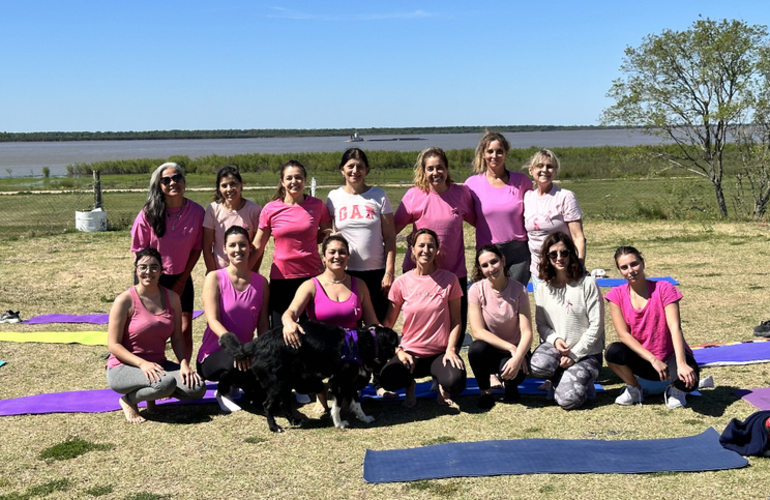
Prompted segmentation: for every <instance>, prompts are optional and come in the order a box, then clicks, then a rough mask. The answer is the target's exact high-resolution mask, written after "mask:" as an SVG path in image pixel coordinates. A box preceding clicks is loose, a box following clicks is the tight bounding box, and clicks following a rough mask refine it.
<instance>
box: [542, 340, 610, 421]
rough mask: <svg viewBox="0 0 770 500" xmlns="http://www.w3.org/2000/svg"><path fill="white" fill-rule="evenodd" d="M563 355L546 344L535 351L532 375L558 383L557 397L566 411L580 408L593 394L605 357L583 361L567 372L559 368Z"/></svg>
mask: <svg viewBox="0 0 770 500" xmlns="http://www.w3.org/2000/svg"><path fill="white" fill-rule="evenodd" d="M560 360H561V354H559V351H557V350H556V347H554V346H553V344H551V343H548V342H544V343H542V344H540V346H539V347H538V348H537V349H535V352H534V353H532V359H531V360H530V368H529V371H530V374H531V375H532V376H533V377H538V378H545V379H548V380H550V381H551V382H552V383H553V384H554V394H553V398H554V400H555V401H556V403H557V404H558V405H559V406H561V407H562V408H563V409H565V410H574V409H575V408H580V407H581V406H583V403H585V402H586V400H587V399H588V396H589V393H593V390H594V381H596V378H597V377H598V376H599V370H601V368H602V355H601V353H599V354H592V355H590V356H586V357H585V358H581V359H579V360H578V361H576V362H575V364H574V365H572V366H570V367H569V368H567V369H566V370H563V369H561V368H559V361H560Z"/></svg>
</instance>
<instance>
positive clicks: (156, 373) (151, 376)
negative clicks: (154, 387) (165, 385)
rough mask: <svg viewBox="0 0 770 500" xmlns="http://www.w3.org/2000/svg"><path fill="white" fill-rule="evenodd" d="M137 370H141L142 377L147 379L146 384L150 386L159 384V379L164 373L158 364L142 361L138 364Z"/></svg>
mask: <svg viewBox="0 0 770 500" xmlns="http://www.w3.org/2000/svg"><path fill="white" fill-rule="evenodd" d="M139 369H140V370H142V373H144V377H145V378H146V379H147V382H149V383H151V384H154V383H155V382H160V378H161V377H162V376H163V374H164V373H166V370H164V369H163V367H162V366H160V365H159V364H158V363H152V362H150V361H143V362H142V363H140V364H139Z"/></svg>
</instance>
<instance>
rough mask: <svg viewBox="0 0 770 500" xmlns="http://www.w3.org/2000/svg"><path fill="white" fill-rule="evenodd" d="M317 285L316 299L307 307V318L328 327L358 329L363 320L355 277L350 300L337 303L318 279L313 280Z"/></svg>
mask: <svg viewBox="0 0 770 500" xmlns="http://www.w3.org/2000/svg"><path fill="white" fill-rule="evenodd" d="M311 279H312V280H313V283H315V299H313V301H312V302H310V303H308V305H307V317H308V318H310V320H311V321H320V322H321V323H326V324H328V325H334V326H340V327H342V328H356V327H357V326H358V320H359V319H361V312H362V311H361V298H360V297H359V296H358V287H357V285H356V282H357V281H358V280H357V279H356V278H355V277H353V276H351V279H352V282H353V286H352V290H351V293H350V297H348V300H345V301H343V302H336V301H334V300H332V299H330V298H329V296H328V295H326V291H325V290H324V287H323V286H321V283H320V282H319V281H318V280H317V279H316V278H311Z"/></svg>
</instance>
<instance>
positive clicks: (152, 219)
mask: <svg viewBox="0 0 770 500" xmlns="http://www.w3.org/2000/svg"><path fill="white" fill-rule="evenodd" d="M169 168H173V169H174V170H176V173H178V174H179V175H181V176H182V181H183V182H186V179H185V176H184V172H183V171H182V167H180V166H179V165H178V164H176V163H174V162H167V163H164V164H163V165H161V166H159V167H158V168H156V169H155V171H154V172H153V173H152V176H150V189H149V191H148V192H147V202H146V203H145V204H144V208H143V210H144V216H145V218H146V219H147V222H148V223H149V224H150V226H152V230H153V231H154V232H155V236H157V237H158V238H162V237H163V235H164V234H166V198H165V197H164V196H163V191H162V190H161V188H160V183H161V177H162V174H163V171H164V170H166V169H169Z"/></svg>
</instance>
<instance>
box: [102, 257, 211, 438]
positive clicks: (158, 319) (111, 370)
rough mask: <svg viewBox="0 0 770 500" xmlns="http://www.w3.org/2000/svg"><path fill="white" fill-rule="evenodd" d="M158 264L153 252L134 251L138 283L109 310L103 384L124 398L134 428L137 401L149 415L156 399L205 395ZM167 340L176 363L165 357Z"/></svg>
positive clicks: (174, 300)
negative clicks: (191, 362) (169, 341)
mask: <svg viewBox="0 0 770 500" xmlns="http://www.w3.org/2000/svg"><path fill="white" fill-rule="evenodd" d="M161 262H162V258H161V256H160V253H158V251H157V250H155V249H154V248H144V249H141V250H139V251H137V252H136V260H135V262H134V275H135V276H136V278H137V284H136V285H134V286H133V287H131V288H129V289H128V291H125V292H123V293H121V294H120V295H118V297H117V298H116V299H115V302H114V303H113V304H112V309H110V322H109V325H108V327H107V349H109V351H110V357H109V359H108V360H107V370H106V375H107V383H108V384H109V386H110V388H111V389H112V390H114V391H115V392H117V393H120V394H123V396H122V397H121V398H120V400H119V401H120V406H121V408H123V414H124V415H125V417H126V420H128V421H129V422H130V423H132V424H138V423H142V422H144V421H145V419H144V417H142V416H141V415H140V414H139V408H138V407H137V405H138V403H139V402H140V401H147V411H148V412H149V413H152V412H153V411H154V410H155V400H156V399H161V398H166V397H170V396H173V397H175V398H177V399H184V400H195V399H200V398H202V397H203V395H204V394H205V393H206V385H205V384H204V383H203V380H202V379H201V378H200V377H199V376H198V374H197V373H196V372H195V369H194V368H192V367H191V366H190V355H189V354H188V353H187V352H186V349H185V343H184V338H183V336H182V318H181V316H182V306H181V303H180V300H179V295H177V294H176V292H174V291H172V290H168V289H167V288H165V287H163V286H160V285H159V280H160V276H161V273H162V272H163V268H162V265H161ZM169 338H170V339H171V347H172V349H173V350H174V354H176V357H177V360H178V361H179V363H178V364H177V363H172V362H171V361H169V360H167V359H166V342H167V341H168V340H169Z"/></svg>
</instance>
